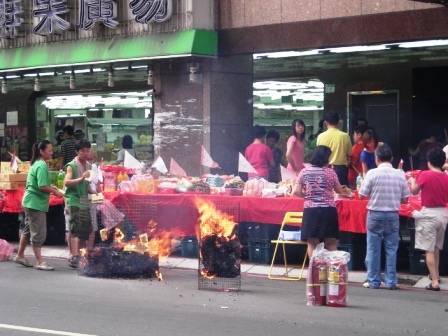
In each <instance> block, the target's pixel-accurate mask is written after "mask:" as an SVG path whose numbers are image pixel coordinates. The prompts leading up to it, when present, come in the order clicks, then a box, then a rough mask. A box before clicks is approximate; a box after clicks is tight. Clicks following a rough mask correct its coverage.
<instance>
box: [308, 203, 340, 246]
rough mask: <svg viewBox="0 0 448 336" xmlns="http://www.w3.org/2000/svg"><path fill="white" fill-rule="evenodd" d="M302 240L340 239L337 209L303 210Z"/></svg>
mask: <svg viewBox="0 0 448 336" xmlns="http://www.w3.org/2000/svg"><path fill="white" fill-rule="evenodd" d="M301 237H302V240H307V239H308V238H317V239H320V240H322V239H324V238H336V239H338V238H339V222H338V212H337V210H336V208H335V207H319V208H305V209H304V210H303V221H302V236H301Z"/></svg>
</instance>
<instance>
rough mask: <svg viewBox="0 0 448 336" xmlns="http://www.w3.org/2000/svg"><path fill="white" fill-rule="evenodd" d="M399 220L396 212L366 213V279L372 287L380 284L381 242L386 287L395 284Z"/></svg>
mask: <svg viewBox="0 0 448 336" xmlns="http://www.w3.org/2000/svg"><path fill="white" fill-rule="evenodd" d="M399 229H400V221H399V217H398V212H392V211H371V210H369V212H368V214H367V253H366V260H365V264H366V267H367V281H368V282H369V285H370V286H371V287H372V288H379V287H380V285H381V242H382V241H383V240H384V250H385V251H386V269H385V272H384V273H385V282H386V286H387V287H393V286H395V285H397V269H396V266H397V250H398V243H399Z"/></svg>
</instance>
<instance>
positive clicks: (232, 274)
mask: <svg viewBox="0 0 448 336" xmlns="http://www.w3.org/2000/svg"><path fill="white" fill-rule="evenodd" d="M196 206H197V208H198V211H199V232H200V239H199V258H200V262H199V264H200V266H199V268H200V269H199V277H200V278H203V279H212V283H213V282H217V281H216V279H217V278H221V279H223V278H229V279H232V278H233V279H235V278H238V281H237V282H236V283H234V284H232V285H231V286H230V287H231V288H225V287H228V286H227V285H226V284H223V285H222V286H221V289H223V290H226V289H232V290H238V289H239V287H240V275H241V267H240V266H241V265H240V264H241V253H240V252H241V249H240V243H239V240H238V237H237V235H236V234H235V228H236V223H235V221H234V219H233V216H231V215H229V214H226V213H224V212H221V211H219V210H217V209H216V208H215V206H214V205H213V203H211V202H208V201H205V200H203V199H197V200H196ZM200 289H201V287H200ZM218 289H219V288H218Z"/></svg>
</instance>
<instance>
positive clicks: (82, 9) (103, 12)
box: [79, 0, 118, 30]
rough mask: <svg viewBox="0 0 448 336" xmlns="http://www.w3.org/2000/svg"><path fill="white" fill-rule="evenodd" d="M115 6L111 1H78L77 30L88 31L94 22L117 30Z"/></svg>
mask: <svg viewBox="0 0 448 336" xmlns="http://www.w3.org/2000/svg"><path fill="white" fill-rule="evenodd" d="M116 17H117V4H116V3H115V1H112V0H79V28H80V29H82V30H90V29H92V28H93V27H94V25H95V23H96V22H102V23H103V24H104V25H105V26H106V27H109V28H114V29H115V28H117V26H118V22H117V21H115V20H114V19H115V18H116Z"/></svg>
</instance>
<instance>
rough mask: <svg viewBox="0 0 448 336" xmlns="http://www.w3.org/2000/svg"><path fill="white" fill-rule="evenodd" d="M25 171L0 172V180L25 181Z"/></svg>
mask: <svg viewBox="0 0 448 336" xmlns="http://www.w3.org/2000/svg"><path fill="white" fill-rule="evenodd" d="M27 176H28V174H27V173H17V174H3V173H2V174H0V182H26V177H27Z"/></svg>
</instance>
